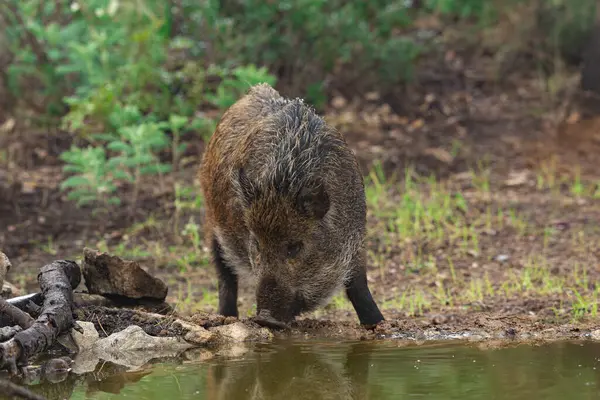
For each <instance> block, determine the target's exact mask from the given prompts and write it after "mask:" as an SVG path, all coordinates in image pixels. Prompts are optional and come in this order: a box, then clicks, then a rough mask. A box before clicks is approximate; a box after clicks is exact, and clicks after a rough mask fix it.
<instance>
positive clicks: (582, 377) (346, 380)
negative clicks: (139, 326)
mask: <svg viewBox="0 0 600 400" xmlns="http://www.w3.org/2000/svg"><path fill="white" fill-rule="evenodd" d="M485 347H486V346H485V345H484V344H476V343H473V344H464V343H462V344H458V343H456V344H448V343H446V344H427V345H418V346H417V345H408V346H407V345H406V344H400V343H398V342H387V341H386V342H343V343H339V342H327V341H320V342H292V343H290V342H275V343H271V344H261V345H256V346H255V347H253V348H252V350H250V351H248V352H247V353H245V354H244V355H242V356H240V357H239V358H237V359H224V358H219V357H216V358H212V359H210V360H207V361H203V362H200V361H195V362H183V363H182V362H167V363H161V364H155V365H152V366H151V367H149V369H148V370H146V371H145V372H143V373H140V372H137V373H134V372H129V373H125V374H118V375H113V376H111V377H109V378H105V379H103V380H99V379H100V378H99V376H100V375H101V374H99V373H98V372H97V373H96V374H94V375H92V376H88V377H87V378H86V379H83V380H81V379H80V380H79V381H78V382H77V383H75V384H74V385H75V386H74V387H72V388H71V389H70V390H69V391H71V390H72V394H71V397H70V398H71V399H88V398H93V399H117V398H118V399H121V398H131V399H140V400H153V399H168V400H176V399H211V400H212V399H215V400H216V399H228V400H229V399H233V400H235V399H283V400H292V399H303V400H317V399H461V400H467V399H514V400H517V399H527V400H533V399H545V400H550V399H561V400H563V399H596V398H600V343H594V342H581V343H573V342H557V343H551V344H540V345H532V344H519V345H514V346H512V347H504V348H499V349H490V348H485ZM488 347H489V346H488ZM94 377H96V378H94ZM44 386H45V385H44ZM37 389H38V390H39V389H42V388H41V387H38V388H37ZM38 390H36V391H38ZM46 390H48V393H47V394H46V395H47V396H48V398H52V395H51V392H52V389H51V386H46V388H45V389H44V390H43V391H44V392H46Z"/></svg>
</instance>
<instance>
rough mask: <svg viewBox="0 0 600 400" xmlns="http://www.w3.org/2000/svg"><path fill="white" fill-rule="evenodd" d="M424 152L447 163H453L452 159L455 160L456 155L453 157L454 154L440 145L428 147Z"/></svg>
mask: <svg viewBox="0 0 600 400" xmlns="http://www.w3.org/2000/svg"><path fill="white" fill-rule="evenodd" d="M423 153H424V154H426V155H429V156H433V157H435V158H437V159H438V160H440V161H441V162H443V163H446V164H452V161H454V157H452V154H450V153H449V152H448V151H447V150H444V149H442V148H440V147H430V148H428V149H425V151H423Z"/></svg>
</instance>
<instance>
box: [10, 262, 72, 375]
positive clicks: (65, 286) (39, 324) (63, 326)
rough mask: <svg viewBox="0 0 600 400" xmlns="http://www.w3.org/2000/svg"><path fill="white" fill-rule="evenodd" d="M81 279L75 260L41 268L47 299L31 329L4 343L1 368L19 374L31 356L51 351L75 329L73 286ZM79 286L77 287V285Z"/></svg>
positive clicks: (41, 286)
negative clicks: (19, 367)
mask: <svg viewBox="0 0 600 400" xmlns="http://www.w3.org/2000/svg"><path fill="white" fill-rule="evenodd" d="M70 278H73V279H74V281H77V284H78V282H79V281H80V280H81V275H80V269H79V266H78V265H77V264H76V263H75V262H73V261H67V260H58V261H54V262H52V263H51V264H48V265H45V266H43V267H42V268H41V269H40V273H39V274H38V282H39V284H40V288H41V290H42V295H43V298H44V301H43V304H42V307H41V313H40V315H39V317H38V318H37V319H36V320H35V322H34V323H33V324H32V325H31V326H30V327H29V328H27V329H25V330H23V331H21V332H18V333H17V334H16V335H15V336H14V337H13V338H12V339H10V340H8V341H6V342H3V343H0V368H4V369H8V370H9V371H10V373H11V374H17V372H18V370H17V365H18V366H24V365H26V364H27V361H28V359H29V358H30V357H31V356H34V355H36V354H39V353H41V352H43V351H45V350H47V349H48V348H49V347H50V346H52V345H53V344H54V343H55V342H56V338H57V337H58V336H59V335H60V334H61V333H63V332H66V331H68V330H69V329H71V328H76V324H75V323H74V319H73V289H72V288H73V285H72V283H75V282H74V281H73V280H71V279H70ZM75 286H77V285H75Z"/></svg>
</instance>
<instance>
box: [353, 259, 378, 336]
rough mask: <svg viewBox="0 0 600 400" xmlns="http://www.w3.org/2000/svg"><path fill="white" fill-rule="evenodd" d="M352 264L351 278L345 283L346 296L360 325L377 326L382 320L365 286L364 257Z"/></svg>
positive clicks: (367, 287)
mask: <svg viewBox="0 0 600 400" xmlns="http://www.w3.org/2000/svg"><path fill="white" fill-rule="evenodd" d="M353 263H354V265H353V269H352V271H353V273H352V276H351V277H350V279H349V280H348V281H347V282H346V295H347V296H348V299H349V300H350V302H351V303H352V306H353V307H354V310H355V311H356V314H357V315H358V319H359V321H360V323H361V325H368V326H372V325H377V324H378V323H379V322H381V321H383V320H384V318H383V315H382V314H381V311H379V307H377V304H376V303H375V300H373V296H372V295H371V291H370V290H369V286H368V284H367V271H366V266H365V262H364V256H363V255H359V256H358V257H356V258H355V260H354V261H353Z"/></svg>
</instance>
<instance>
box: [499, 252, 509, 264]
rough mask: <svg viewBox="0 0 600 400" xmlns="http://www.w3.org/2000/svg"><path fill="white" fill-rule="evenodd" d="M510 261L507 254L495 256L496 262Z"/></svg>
mask: <svg viewBox="0 0 600 400" xmlns="http://www.w3.org/2000/svg"><path fill="white" fill-rule="evenodd" d="M509 259H510V256H509V255H508V254H498V255H497V256H496V261H498V262H505V261H508V260H509Z"/></svg>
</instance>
